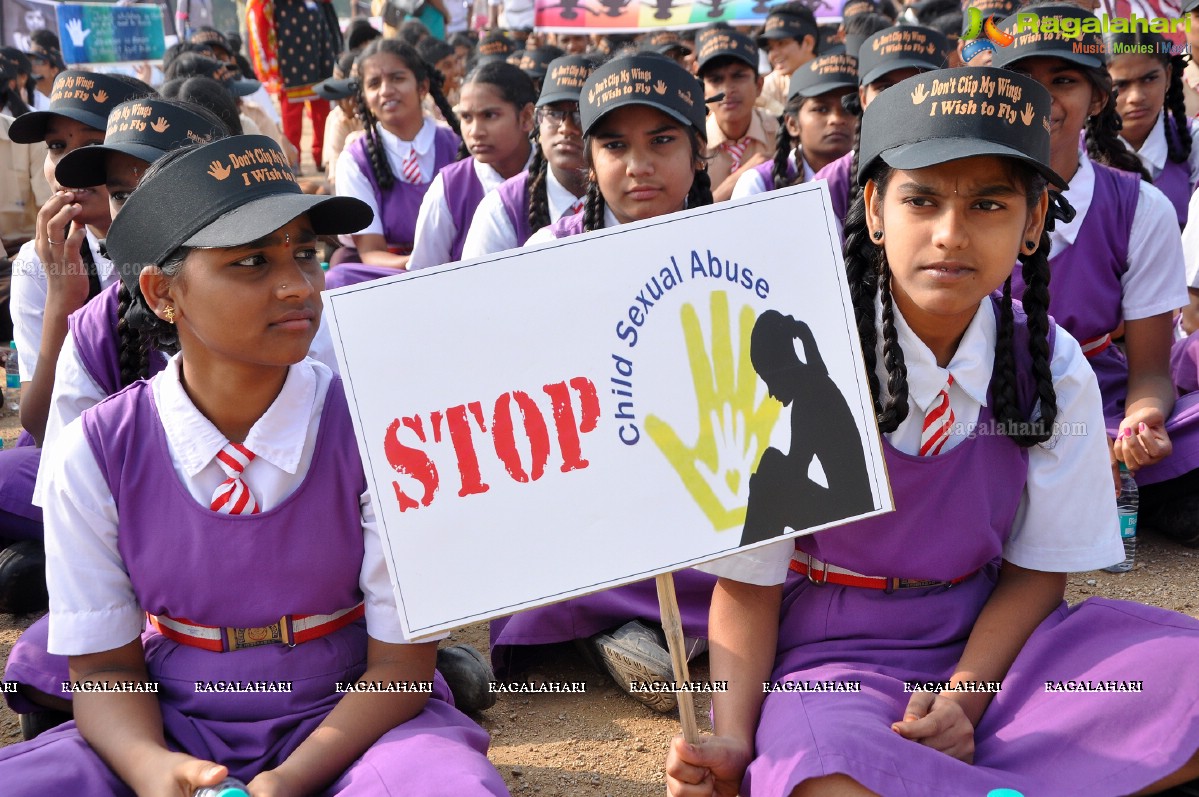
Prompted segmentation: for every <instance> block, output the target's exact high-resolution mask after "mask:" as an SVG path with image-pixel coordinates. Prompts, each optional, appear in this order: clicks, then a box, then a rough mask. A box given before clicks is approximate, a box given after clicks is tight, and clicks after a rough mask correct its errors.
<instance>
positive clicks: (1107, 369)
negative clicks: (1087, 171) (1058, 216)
mask: <svg viewBox="0 0 1199 797" xmlns="http://www.w3.org/2000/svg"><path fill="white" fill-rule="evenodd" d="M1092 165H1093V166H1094V168H1095V189H1094V194H1093V196H1092V198H1091V206H1090V208H1089V209H1088V211H1087V215H1086V218H1084V219H1083V222H1082V228H1081V229H1079V231H1078V235H1077V237H1076V238H1075V239H1074V243H1073V244H1072V245H1071V246H1069V247H1067V248H1065V249H1062V250H1060V251H1053V252H1051V253H1050V257H1049V266H1050V271H1051V273H1052V277H1051V279H1050V285H1051V288H1050V300H1049V314H1050V315H1051V316H1053V318H1054V320H1056V321H1057V323H1058V324H1060V325H1061V326H1062V328H1063V329H1065V330H1066V331H1067V332H1069V333H1070V334H1071V335H1073V336H1074V337H1075V339H1077V340H1078V342H1079V343H1080V344H1082V347H1083V351H1084V352H1087V361H1088V362H1090V364H1091V368H1093V369H1094V371H1095V376H1096V377H1097V378H1098V379H1099V390H1100V393H1102V396H1103V415H1104V418H1105V419H1106V420H1107V431H1108V434H1109V436H1111V437H1113V438H1114V437H1115V436H1116V434H1117V433H1118V432H1119V429H1120V422H1121V421H1122V420H1123V419H1124V398H1125V396H1127V395H1128V361H1127V360H1125V358H1124V353H1123V352H1122V351H1121V350H1120V349H1119V347H1117V346H1115V345H1107V346H1103V345H1102V344H1101V343H1100V341H1101V339H1102V338H1103V337H1104V335H1107V334H1109V333H1111V332H1113V331H1114V330H1116V329H1117V328H1118V327H1119V326H1120V324H1121V323H1122V322H1123V320H1124V315H1123V311H1122V306H1121V297H1122V296H1123V292H1124V289H1123V286H1122V285H1121V282H1120V280H1121V278H1122V277H1123V276H1124V274H1125V272H1127V271H1128V243H1129V236H1130V235H1131V230H1132V220H1133V216H1134V215H1135V214H1136V208H1137V197H1138V193H1139V190H1140V178H1139V177H1138V176H1137V175H1135V174H1131V173H1127V172H1122V171H1120V170H1118V169H1113V168H1111V167H1109V166H1104V165H1103V164H1100V163H1094V164H1092ZM1012 294H1013V295H1014V296H1015V297H1016V298H1019V297H1021V296H1023V295H1024V280H1023V279H1022V278H1021V275H1020V269H1018V268H1017V269H1016V270H1015V272H1014V273H1013V274H1012ZM1093 346H1094V347H1095V348H1094V349H1093V350H1091V351H1088V349H1091V348H1092V347H1093ZM1166 431H1167V433H1168V434H1169V435H1170V440H1171V441H1172V442H1173V444H1174V452H1173V453H1172V454H1171V455H1170V456H1168V457H1166V459H1164V460H1162V461H1161V462H1159V463H1157V464H1156V465H1151V466H1149V467H1147V468H1142V469H1140V470H1138V471H1137V483H1138V484H1157V483H1159V482H1163V481H1167V480H1169V479H1172V478H1175V477H1177V476H1181V475H1182V474H1184V473H1188V472H1190V471H1192V470H1194V469H1195V468H1197V467H1199V394H1194V393H1193V394H1190V395H1187V396H1182V397H1181V398H1179V399H1178V400H1177V401H1176V402H1175V405H1174V412H1173V414H1172V415H1171V416H1170V417H1169V419H1167V421H1166Z"/></svg>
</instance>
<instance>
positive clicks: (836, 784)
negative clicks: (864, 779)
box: [791, 775, 878, 797]
mask: <svg viewBox="0 0 1199 797" xmlns="http://www.w3.org/2000/svg"><path fill="white" fill-rule="evenodd" d="M791 797H878V795H877V794H875V793H874V792H872V791H870V789H867V788H866V787H865V786H863V785H862V784H860V783H858V782H857V781H856V780H854V779H853V778H851V777H849V776H848V775H825V776H824V777H822V778H809V779H807V780H805V781H804V782H803V783H801V784H799V785H798V786H796V787H795V789H794V790H793V791H792V792H791Z"/></svg>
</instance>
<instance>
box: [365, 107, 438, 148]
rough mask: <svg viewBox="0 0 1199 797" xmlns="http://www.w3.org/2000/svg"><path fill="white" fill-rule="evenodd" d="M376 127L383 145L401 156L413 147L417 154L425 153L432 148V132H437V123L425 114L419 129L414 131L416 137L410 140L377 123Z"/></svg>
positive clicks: (433, 138)
mask: <svg viewBox="0 0 1199 797" xmlns="http://www.w3.org/2000/svg"><path fill="white" fill-rule="evenodd" d="M377 128H378V130H379V136H380V137H381V138H382V139H383V147H384V148H385V149H390V150H392V151H394V152H396V153H398V154H399V155H400V156H401V157H403V156H404V155H407V154H408V150H410V149H415V150H416V154H417V155H424V154H426V153H427V152H428V151H429V150H431V149H432V148H433V142H434V140H435V136H434V133H436V132H437V125H436V124H434V122H433V120H432V119H430V118H429V117H427V116H426V117H424V121H423V122H421V126H420V130H418V131H416V138H414V139H412V140H411V141H405V140H404V139H402V138H400V137H399V136H397V135H396V134H395V133H391V132H389V131H388V130H387V129H385V128H384V127H383V125H378V126H377Z"/></svg>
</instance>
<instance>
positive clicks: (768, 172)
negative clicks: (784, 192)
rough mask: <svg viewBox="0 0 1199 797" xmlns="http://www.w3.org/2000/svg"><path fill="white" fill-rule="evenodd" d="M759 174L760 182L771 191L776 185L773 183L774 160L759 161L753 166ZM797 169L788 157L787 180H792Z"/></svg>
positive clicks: (797, 172)
mask: <svg viewBox="0 0 1199 797" xmlns="http://www.w3.org/2000/svg"><path fill="white" fill-rule="evenodd" d="M754 171H756V172H757V173H758V174H759V175H761V176H762V184H763V185H765V186H766V190H767V191H773V190H774V189H775V188H776V187H777V186H775V184H774V161H766V162H765V163H759V164H758V165H757V166H755V167H754ZM798 174H799V170H798V169H796V168H795V164H794V163H792V162H791V160H790V159H788V161H787V180H788V181H791V180H794V179H795V177H796V175H798Z"/></svg>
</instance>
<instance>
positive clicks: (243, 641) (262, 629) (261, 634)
mask: <svg viewBox="0 0 1199 797" xmlns="http://www.w3.org/2000/svg"><path fill="white" fill-rule="evenodd" d="M225 640H226V642H227V644H228V648H229V650H230V651H234V650H242V649H243V648H256V647H260V646H262V645H291V644H292V636H291V620H290V618H289V617H288V616H287V615H283V616H282V617H280V618H279V619H278V620H276V621H275V622H273V623H271V624H270V625H263V626H258V627H257V628H229V627H226V628H225Z"/></svg>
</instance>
